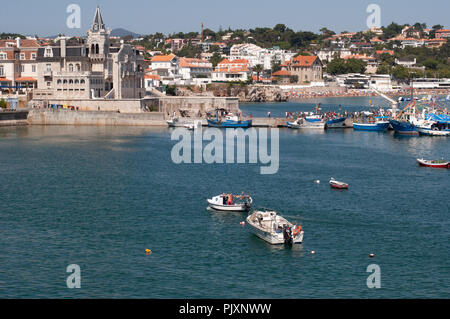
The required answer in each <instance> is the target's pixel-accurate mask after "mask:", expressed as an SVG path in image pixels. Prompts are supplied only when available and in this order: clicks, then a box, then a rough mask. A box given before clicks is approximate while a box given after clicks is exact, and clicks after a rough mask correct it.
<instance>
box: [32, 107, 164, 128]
mask: <svg viewBox="0 0 450 319" xmlns="http://www.w3.org/2000/svg"><path fill="white" fill-rule="evenodd" d="M28 123H29V124H31V125H97V126H166V125H167V123H166V122H165V120H164V114H163V113H161V112H146V113H118V112H106V111H72V110H68V109H58V110H53V109H33V110H31V111H30V113H29V116H28Z"/></svg>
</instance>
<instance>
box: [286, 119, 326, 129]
mask: <svg viewBox="0 0 450 319" xmlns="http://www.w3.org/2000/svg"><path fill="white" fill-rule="evenodd" d="M325 125H326V123H325V122H323V121H321V122H308V121H304V120H303V119H298V120H296V121H294V122H287V126H288V127H289V128H291V129H297V130H298V129H321V130H325Z"/></svg>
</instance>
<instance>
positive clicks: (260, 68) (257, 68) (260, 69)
mask: <svg viewBox="0 0 450 319" xmlns="http://www.w3.org/2000/svg"><path fill="white" fill-rule="evenodd" d="M253 71H255V72H256V74H257V78H256V82H257V83H258V82H259V75H260V74H261V72H263V71H264V66H263V65H262V64H257V65H255V67H254V68H253Z"/></svg>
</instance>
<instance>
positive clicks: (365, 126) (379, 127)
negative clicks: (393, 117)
mask: <svg viewBox="0 0 450 319" xmlns="http://www.w3.org/2000/svg"><path fill="white" fill-rule="evenodd" d="M389 125H390V123H389V122H388V121H381V122H376V123H353V129H354V130H356V131H372V132H385V131H387V129H388V128H389Z"/></svg>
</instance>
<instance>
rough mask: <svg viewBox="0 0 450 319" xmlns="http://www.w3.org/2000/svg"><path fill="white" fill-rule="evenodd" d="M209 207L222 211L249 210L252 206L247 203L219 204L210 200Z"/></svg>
mask: <svg viewBox="0 0 450 319" xmlns="http://www.w3.org/2000/svg"><path fill="white" fill-rule="evenodd" d="M208 204H209V207H211V208H212V209H214V210H217V211H221V212H248V211H249V210H250V208H251V206H247V205H245V204H242V205H218V204H213V203H211V202H210V201H209V200H208Z"/></svg>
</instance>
